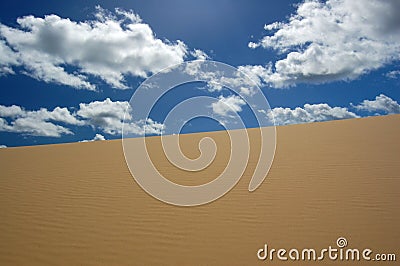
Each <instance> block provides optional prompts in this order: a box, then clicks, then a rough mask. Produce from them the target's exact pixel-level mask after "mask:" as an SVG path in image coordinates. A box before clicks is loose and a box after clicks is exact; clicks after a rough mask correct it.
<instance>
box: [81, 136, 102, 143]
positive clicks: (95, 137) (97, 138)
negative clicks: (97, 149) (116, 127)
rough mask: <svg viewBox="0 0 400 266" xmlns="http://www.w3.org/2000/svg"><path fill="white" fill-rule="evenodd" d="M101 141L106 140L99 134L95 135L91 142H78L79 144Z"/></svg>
mask: <svg viewBox="0 0 400 266" xmlns="http://www.w3.org/2000/svg"><path fill="white" fill-rule="evenodd" d="M101 140H106V138H105V137H104V136H103V135H101V134H96V135H95V136H94V137H93V139H91V140H86V139H85V140H82V141H80V142H93V141H101Z"/></svg>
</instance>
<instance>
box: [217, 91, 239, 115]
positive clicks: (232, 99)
mask: <svg viewBox="0 0 400 266" xmlns="http://www.w3.org/2000/svg"><path fill="white" fill-rule="evenodd" d="M245 104H246V102H245V101H244V100H243V99H242V98H240V97H239V96H236V95H230V96H228V97H224V96H222V95H221V96H219V97H218V101H216V102H214V103H212V104H211V107H212V109H213V112H214V113H215V114H217V115H221V116H228V115H229V113H231V112H241V111H242V106H243V105H245Z"/></svg>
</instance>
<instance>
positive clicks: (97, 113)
mask: <svg viewBox="0 0 400 266" xmlns="http://www.w3.org/2000/svg"><path fill="white" fill-rule="evenodd" d="M125 111H128V112H127V113H126V116H125V125H124V115H125ZM131 111H132V109H131V106H130V105H129V103H128V102H127V101H112V100H111V99H110V98H107V99H105V100H104V101H94V102H91V103H81V104H79V110H78V111H77V115H78V116H79V117H81V118H83V121H84V122H85V123H86V124H87V125H90V126H92V127H94V128H98V129H100V130H102V131H103V132H105V133H107V134H111V135H120V134H121V133H122V126H123V125H124V130H125V132H126V133H134V134H136V135H144V134H145V133H147V134H158V135H159V134H161V133H162V132H163V130H164V125H163V124H161V123H158V122H155V121H153V120H151V119H150V118H148V119H147V120H146V121H134V119H133V117H132V116H131V115H130V114H131Z"/></svg>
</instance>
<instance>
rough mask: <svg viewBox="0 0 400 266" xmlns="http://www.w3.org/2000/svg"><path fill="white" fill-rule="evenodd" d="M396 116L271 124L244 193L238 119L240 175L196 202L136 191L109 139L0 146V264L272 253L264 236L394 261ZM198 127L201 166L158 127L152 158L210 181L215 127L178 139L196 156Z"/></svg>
mask: <svg viewBox="0 0 400 266" xmlns="http://www.w3.org/2000/svg"><path fill="white" fill-rule="evenodd" d="M399 125H400V115H390V116H382V117H370V118H362V119H350V120H342V121H330V122H322V123H311V124H303V125H290V126H279V127H277V147H276V153H275V159H274V162H273V164H272V167H271V170H270V172H269V174H268V176H267V178H266V179H265V181H264V183H263V184H262V185H261V186H260V187H259V188H258V189H257V190H255V191H254V192H252V193H250V192H249V191H248V185H249V182H250V178H251V175H252V172H253V171H254V168H255V163H256V161H257V154H258V152H257V149H258V147H259V144H258V143H257V141H259V138H257V134H256V133H257V129H249V134H250V136H252V137H251V139H250V141H251V148H252V150H251V151H252V152H251V155H250V162H249V164H248V168H247V169H246V171H245V173H244V175H243V177H242V178H241V180H240V181H239V183H238V184H237V185H236V186H235V187H234V188H233V189H232V190H231V191H230V192H229V193H228V194H226V195H225V196H223V197H222V198H220V199H218V200H216V201H214V202H212V203H209V204H206V205H202V206H196V207H177V206H173V205H169V204H166V203H163V202H161V201H159V200H157V199H155V198H153V197H152V196H150V195H148V194H147V193H146V192H145V191H143V190H142V189H141V188H140V187H139V185H138V184H137V183H136V182H135V180H134V179H133V178H132V176H131V174H130V172H129V170H128V167H127V165H126V163H125V159H124V155H123V150H122V144H121V141H120V140H113V141H98V142H90V143H89V142H88V143H70V144H58V145H43V146H30V147H16V148H6V149H1V150H0V167H1V174H0V213H1V218H0V239H1V240H0V265H99V264H100V265H156V264H157V265H192V264H193V265H198V264H201V265H253V264H274V265H278V264H280V261H278V260H274V261H269V260H265V261H261V260H258V258H257V251H258V250H259V249H260V248H262V247H263V246H264V244H268V246H270V247H271V248H285V249H291V248H298V249H302V248H315V249H322V248H327V247H328V246H330V245H331V246H336V240H337V238H338V237H345V238H346V239H347V241H348V247H351V248H359V249H364V248H370V249H372V250H373V251H374V252H381V253H396V255H397V261H398V260H400V253H399V249H398V247H399V239H400V230H399V225H400V209H399V200H400V163H399V161H400V140H399V136H400V127H399ZM204 136H209V137H212V138H213V139H215V141H216V143H217V144H218V147H219V149H218V153H217V156H216V158H215V160H214V162H213V164H212V165H211V166H210V167H208V168H206V169H205V170H203V171H200V172H189V173H188V172H186V171H183V170H180V169H177V168H175V167H173V166H172V165H171V164H170V163H169V162H168V160H167V159H166V158H165V157H164V156H163V154H162V152H161V146H160V139H159V137H151V138H149V146H148V147H149V153H150V156H151V159H152V161H153V162H154V164H155V165H156V167H157V168H158V169H159V171H160V172H162V173H163V174H165V175H166V176H167V178H168V179H170V180H171V181H174V182H176V183H180V184H184V185H198V184H202V183H206V182H209V181H211V180H212V178H213V177H215V176H216V175H217V174H219V173H220V172H221V171H222V170H223V167H224V165H225V164H226V162H227V158H228V155H229V152H227V151H229V141H228V139H227V133H226V132H222V131H221V132H212V133H197V134H190V135H182V136H181V143H182V147H183V151H184V152H185V153H186V154H187V155H188V156H189V157H191V158H195V157H196V156H198V150H197V149H196V148H195V147H197V146H196V145H197V142H198V140H199V139H201V138H202V137H204ZM220 147H222V148H220ZM138 163H139V164H140V162H138ZM282 263H283V264H286V265H289V264H297V265H313V264H316V265H318V264H325V265H330V264H339V262H333V261H330V260H328V259H327V258H326V259H324V260H323V261H318V262H306V263H305V262H302V261H297V262H282ZM340 263H343V264H344V265H355V264H357V265H358V264H360V265H364V264H371V262H366V261H360V262H352V261H347V262H346V261H342V262H340ZM374 264H376V265H379V264H380V263H378V262H375V263H374ZM382 264H385V265H395V264H396V262H382ZM340 265H341V264H340Z"/></svg>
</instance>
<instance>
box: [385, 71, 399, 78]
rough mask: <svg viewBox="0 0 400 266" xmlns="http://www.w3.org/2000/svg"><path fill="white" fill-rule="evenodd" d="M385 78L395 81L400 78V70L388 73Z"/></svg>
mask: <svg viewBox="0 0 400 266" xmlns="http://www.w3.org/2000/svg"><path fill="white" fill-rule="evenodd" d="M385 76H386V77H388V78H391V79H397V78H398V77H400V70H393V71H389V72H388V73H386V75H385Z"/></svg>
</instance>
